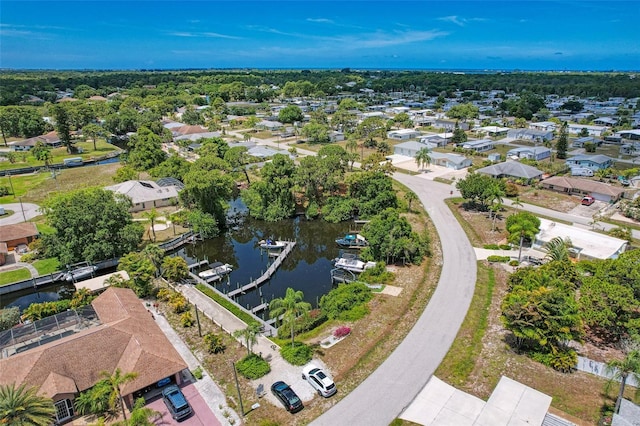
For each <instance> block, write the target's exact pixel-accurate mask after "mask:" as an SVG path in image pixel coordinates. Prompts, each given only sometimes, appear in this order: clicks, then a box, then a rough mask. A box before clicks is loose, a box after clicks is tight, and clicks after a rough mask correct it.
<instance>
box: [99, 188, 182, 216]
mask: <svg viewBox="0 0 640 426" xmlns="http://www.w3.org/2000/svg"><path fill="white" fill-rule="evenodd" d="M104 189H106V190H108V191H113V192H116V193H118V194H123V195H126V196H127V197H129V198H130V199H131V203H132V204H133V207H131V209H129V211H131V212H137V211H141V210H149V209H152V208H157V207H166V206H172V205H175V204H176V203H177V202H178V192H179V191H180V189H181V188H178V187H177V186H175V185H167V186H161V185H159V184H158V183H156V182H153V181H150V180H128V181H126V182H122V183H118V184H116V185H111V186H106V187H105V188H104Z"/></svg>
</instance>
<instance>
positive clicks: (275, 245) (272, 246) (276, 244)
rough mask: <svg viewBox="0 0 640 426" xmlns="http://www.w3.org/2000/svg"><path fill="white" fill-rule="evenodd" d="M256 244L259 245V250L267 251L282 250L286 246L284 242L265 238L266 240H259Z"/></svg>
mask: <svg viewBox="0 0 640 426" xmlns="http://www.w3.org/2000/svg"><path fill="white" fill-rule="evenodd" d="M258 244H259V245H260V248H263V249H267V250H276V249H282V248H285V246H286V245H287V243H286V241H275V240H272V239H270V238H267V239H266V240H260V242H258Z"/></svg>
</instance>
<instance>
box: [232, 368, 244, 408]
mask: <svg viewBox="0 0 640 426" xmlns="http://www.w3.org/2000/svg"><path fill="white" fill-rule="evenodd" d="M231 365H232V366H233V377H234V378H235V379H236V389H237V390H238V399H239V400H240V412H242V417H244V407H243V405H242V394H241V393H240V384H239V383H238V373H237V372H236V363H235V362H233V361H231Z"/></svg>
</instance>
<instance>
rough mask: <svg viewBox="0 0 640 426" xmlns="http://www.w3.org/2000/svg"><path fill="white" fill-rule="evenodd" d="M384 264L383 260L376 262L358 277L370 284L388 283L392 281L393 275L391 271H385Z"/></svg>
mask: <svg viewBox="0 0 640 426" xmlns="http://www.w3.org/2000/svg"><path fill="white" fill-rule="evenodd" d="M386 266H387V265H385V263H384V262H378V263H376V266H375V267H374V268H369V269H366V270H365V271H364V272H363V273H361V274H360V276H359V277H358V279H359V280H360V281H363V282H366V283H370V284H388V283H390V282H392V281H393V279H394V276H393V273H392V272H389V271H387V269H386Z"/></svg>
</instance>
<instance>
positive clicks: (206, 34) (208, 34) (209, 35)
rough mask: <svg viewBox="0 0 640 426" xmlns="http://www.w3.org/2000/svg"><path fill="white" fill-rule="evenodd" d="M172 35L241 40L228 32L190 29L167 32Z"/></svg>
mask: <svg viewBox="0 0 640 426" xmlns="http://www.w3.org/2000/svg"><path fill="white" fill-rule="evenodd" d="M169 35H172V36H174V37H194V38H226V39H231V40H241V39H242V37H237V36H232V35H228V34H220V33H212V32H190V31H174V32H171V33H169Z"/></svg>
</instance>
